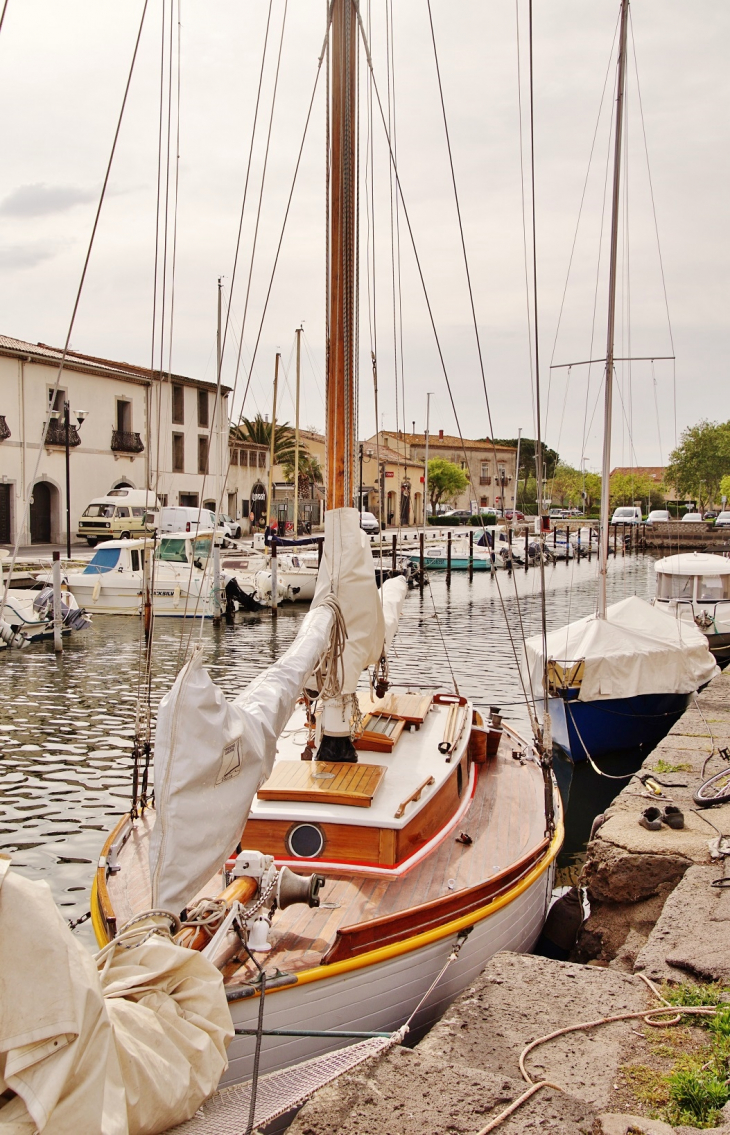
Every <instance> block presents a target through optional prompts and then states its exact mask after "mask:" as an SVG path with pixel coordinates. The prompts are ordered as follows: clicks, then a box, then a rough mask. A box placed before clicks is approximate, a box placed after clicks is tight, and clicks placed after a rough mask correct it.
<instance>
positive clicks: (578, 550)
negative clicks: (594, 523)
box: [576, 524, 580, 563]
mask: <svg viewBox="0 0 730 1135" xmlns="http://www.w3.org/2000/svg"><path fill="white" fill-rule="evenodd" d="M576 545H577V552H578V563H580V524H579V525H578V539H577V541H576Z"/></svg>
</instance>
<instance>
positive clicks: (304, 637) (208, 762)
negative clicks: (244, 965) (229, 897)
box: [150, 607, 333, 914]
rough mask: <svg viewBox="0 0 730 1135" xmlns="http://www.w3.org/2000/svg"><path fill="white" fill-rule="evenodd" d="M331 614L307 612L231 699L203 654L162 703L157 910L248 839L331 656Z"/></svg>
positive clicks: (170, 905)
mask: <svg viewBox="0 0 730 1135" xmlns="http://www.w3.org/2000/svg"><path fill="white" fill-rule="evenodd" d="M332 621H333V612H332V609H331V608H330V607H320V608H318V609H317V610H310V611H309V612H308V613H307V615H306V616H305V618H304V621H303V623H302V626H301V629H300V631H299V634H298V635H297V637H296V639H295V640H294V642H293V643H292V645H291V646H290V647H289V649H288V650H287V651H286V653H285V654H283V655H282V657H281V658H280V659H279V660H278V661H277V662H275V663H274V664H273V666H270V667H269V668H268V669H267V670H265V671H264V672H263V673H262V674H260V675H259V676H258V678H255V679H254V680H253V682H251V683H250V685H248V686H247V687H246V689H245V690H244V691H243V692H242V693H241V694H239V695H238V697H237V698H236V699H235V701H234V702H233V703H231V702H228V701H227V700H226V698H225V696H224V694H223V691H222V690H221V689H220V687H219V686H216V685H215V683H214V682H213V681H212V680H211V678H210V675H209V674H208V671H207V670H206V669H205V667H204V666H203V657H202V651H201V650H197V651H196V653H195V654H194V655H193V657H192V658H191V660H190V662H188V663H187V664H186V665H185V666H184V667H183V669H182V670H181V671H180V673H179V674H178V676H177V679H176V681H175V684H174V686H173V687H172V689H171V690H170V691H169V693H167V694H166V695H165V697H164V698H163V699H162V701H161V702H160V708H159V713H158V717H157V733H156V737H155V806H156V810H157V819H156V822H155V826H154V828H153V830H152V837H151V839H150V878H151V882H152V906H153V907H155V908H161V909H163V910H169V911H172V912H173V913H174V914H179V913H180V911H182V910H183V909H184V908H185V907H186V906H187V904H188V903H189V902H190V901H191V900H192V899H193V898H194V897H195V895H196V894H197V893H198V891H199V890H200V889H201V887H204V886H205V884H206V883H208V882H209V881H210V879H212V878H213V876H214V875H215V874H216V872H217V871H219V870H220V868H221V866H222V864H223V863H224V862H225V860H226V858H227V857H228V856H229V855H230V854H231V853H232V852H233V851H234V849H235V847H236V845H237V843H238V841H239V840H240V838H241V833H242V831H243V827H244V824H245V822H246V819H247V817H248V813H249V810H250V808H251V804H252V801H253V798H254V794H255V793H256V791H257V790H258V788H259V787H260V786H261V785H262V784H263V782H264V781H265V780H266V779H267V778H268V777H269V775H270V774H271V769H272V767H273V764H274V757H275V756H276V742H277V740H278V738H279V735H280V733H281V731H282V729H283V728H284V726H285V725H286V723H287V721H288V720H289V718H290V716H291V714H292V712H293V710H294V706H295V704H296V700H297V698H298V697H299V696H300V694H301V692H302V689H303V687H304V684H305V682H306V680H307V678H308V677H309V675H310V674H311V673H312V671H313V670H314V668H315V667H316V665H317V663H318V662H319V660H320V658H321V657H322V655H323V654H324V653H325V651H326V649H327V645H328V641H329V636H330V630H331V627H332Z"/></svg>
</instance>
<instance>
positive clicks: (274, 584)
mask: <svg viewBox="0 0 730 1135" xmlns="http://www.w3.org/2000/svg"><path fill="white" fill-rule="evenodd" d="M276 568H277V560H276V538H274V539H273V540H272V541H271V614H272V615H278V613H279V612H278V606H277V604H278V602H279V596H278V590H279V581H278V578H277V570H276Z"/></svg>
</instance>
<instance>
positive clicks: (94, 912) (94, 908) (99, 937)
mask: <svg viewBox="0 0 730 1135" xmlns="http://www.w3.org/2000/svg"><path fill="white" fill-rule="evenodd" d="M91 925H92V926H93V928H94V937H95V938H96V943H97V945H98V947H99V949H101V948H102V947H103V946H106V945H107V944H108V943H109V942H110V941H111V939H110V938H109V935H108V934H107V930H106V926H105V925H104V919H103V918H102V916H101V910H100V909H99V893H98V890H97V886H96V871H94V878H93V881H92V883H91Z"/></svg>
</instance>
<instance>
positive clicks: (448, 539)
mask: <svg viewBox="0 0 730 1135" xmlns="http://www.w3.org/2000/svg"><path fill="white" fill-rule="evenodd" d="M446 583H447V585H448V584H450V583H451V529H449V531H448V533H447V535H446Z"/></svg>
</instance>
